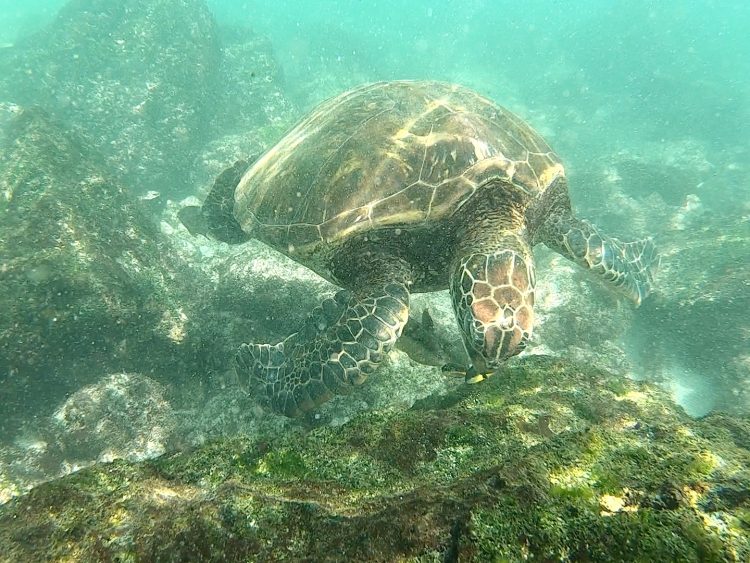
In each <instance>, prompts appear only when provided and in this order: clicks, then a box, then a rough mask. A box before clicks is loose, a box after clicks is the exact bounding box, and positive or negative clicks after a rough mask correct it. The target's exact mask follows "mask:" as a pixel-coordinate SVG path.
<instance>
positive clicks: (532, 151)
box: [234, 81, 564, 271]
mask: <svg viewBox="0 0 750 563" xmlns="http://www.w3.org/2000/svg"><path fill="white" fill-rule="evenodd" d="M561 174H564V171H563V167H562V165H561V164H560V162H559V160H558V158H557V156H556V155H555V154H554V153H553V152H552V150H551V149H550V147H549V146H548V145H547V143H546V142H545V141H544V140H543V139H542V138H541V137H540V136H539V135H538V134H537V133H536V132H535V131H534V130H532V129H531V128H530V127H529V126H528V125H527V124H526V123H525V122H524V121H523V120H521V119H520V118H519V117H517V116H516V115H514V114H513V113H511V112H509V111H508V110H506V109H504V108H502V107H500V106H498V105H496V104H495V103H493V102H492V101H490V100H488V99H487V98H484V97H482V96H480V95H479V94H477V93H475V92H473V91H471V90H469V89H466V88H463V87H461V86H457V85H453V84H446V83H440V82H427V81H395V82H380V83H375V84H369V85H366V86H362V87H360V88H357V89H354V90H351V91H349V92H346V93H344V94H341V95H339V96H337V97H335V98H333V99H330V100H328V101H326V102H324V103H322V104H321V105H320V106H318V107H317V108H316V109H315V110H313V111H312V113H311V114H310V115H309V116H308V117H306V118H305V119H303V120H302V121H301V122H300V123H299V124H298V125H297V126H296V127H294V128H293V129H292V130H291V131H290V132H289V133H288V134H287V135H286V136H285V137H284V138H283V139H282V140H281V141H280V142H279V143H278V144H277V145H276V146H274V147H273V148H271V149H270V150H269V151H268V152H267V153H265V154H264V155H263V156H262V157H261V158H260V159H258V160H257V161H256V162H255V164H254V165H253V166H251V167H250V168H249V169H248V171H247V172H246V173H245V175H244V176H243V177H242V179H241V180H240V183H239V184H238V186H237V189H236V190H235V206H234V214H235V217H236V218H237V220H238V221H239V223H240V225H241V226H242V228H243V230H244V231H246V232H247V233H250V234H251V235H252V236H255V237H257V238H259V239H260V240H263V241H264V242H267V243H268V244H270V245H272V246H273V247H275V248H277V249H278V250H280V251H282V252H284V253H286V254H287V255H289V256H291V257H292V258H294V259H296V260H298V261H300V262H302V263H305V264H308V265H310V266H311V267H313V269H315V270H317V271H320V270H321V269H324V267H322V266H321V264H317V266H321V267H316V264H315V261H316V257H320V256H321V255H323V254H330V252H331V251H334V252H335V248H336V247H337V246H338V245H340V244H342V243H343V242H345V241H346V240H348V239H350V238H351V237H353V236H355V235H358V234H362V233H367V232H369V231H373V230H377V229H383V228H399V229H407V230H408V229H413V228H429V227H430V226H431V225H433V224H438V223H439V222H440V221H441V220H443V219H445V218H448V217H450V216H451V215H453V214H454V213H455V212H456V211H457V210H458V209H459V208H460V207H461V206H462V205H464V204H465V203H466V202H467V201H468V200H469V199H470V198H472V197H474V196H475V194H476V195H479V194H481V190H479V188H480V187H482V186H483V185H485V184H486V183H487V182H488V181H489V180H492V179H496V178H500V179H505V180H507V181H509V182H510V183H511V184H512V185H513V186H515V187H517V188H518V190H519V191H520V192H521V193H522V194H525V196H527V197H529V198H533V197H534V196H536V195H538V194H539V193H541V192H543V191H544V190H545V189H546V188H547V187H548V186H549V184H550V183H551V181H552V180H553V179H554V178H555V177H556V176H558V175H561ZM480 197H481V196H480ZM321 250H323V251H327V252H321Z"/></svg>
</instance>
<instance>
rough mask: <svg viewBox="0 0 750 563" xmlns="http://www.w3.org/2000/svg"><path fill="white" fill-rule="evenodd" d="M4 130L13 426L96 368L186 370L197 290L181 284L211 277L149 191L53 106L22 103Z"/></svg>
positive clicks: (0, 215) (7, 352)
mask: <svg viewBox="0 0 750 563" xmlns="http://www.w3.org/2000/svg"><path fill="white" fill-rule="evenodd" d="M1 136H3V137H5V142H4V143H3V145H2V150H0V284H1V285H2V288H3V289H2V291H1V292H0V382H1V383H2V385H0V394H1V395H2V396H1V397H0V399H1V401H2V404H3V408H4V413H3V421H2V426H3V428H4V427H5V426H6V425H7V424H8V423H9V420H10V419H11V418H12V415H13V413H16V412H21V413H22V412H23V411H24V409H25V408H26V407H28V404H29V402H28V401H32V402H37V403H39V404H44V403H45V401H47V400H50V401H52V403H53V404H54V402H56V399H57V398H58V397H60V396H61V395H62V394H64V393H66V392H70V391H73V390H76V389H78V388H80V387H81V386H82V385H85V384H88V383H91V381H92V380H91V379H90V378H91V377H92V375H93V376H96V374H101V373H112V372H113V371H118V370H126V371H130V370H132V371H138V372H144V373H148V372H151V371H153V370H155V369H157V368H158V367H159V366H161V368H165V367H166V368H167V369H165V370H164V371H167V372H168V373H175V372H177V371H178V370H179V366H180V365H181V362H182V361H183V358H185V356H186V354H185V350H184V348H181V346H182V345H183V343H184V341H185V339H186V326H187V325H188V322H187V315H186V312H187V311H188V309H187V304H188V303H190V302H191V301H190V300H188V299H185V300H181V296H186V295H188V296H191V295H192V294H193V293H194V289H192V288H191V289H186V290H185V291H184V292H183V291H182V288H187V287H189V284H190V283H192V282H193V281H195V283H196V284H198V285H200V284H199V280H197V279H196V275H195V274H189V273H188V268H187V266H185V265H184V264H182V263H179V261H177V260H175V257H174V256H173V255H172V253H171V251H170V249H169V245H168V242H167V240H166V239H165V238H164V237H163V236H162V235H161V233H160V232H159V230H158V228H157V226H156V224H155V222H154V221H153V220H152V219H150V218H149V215H148V213H147V212H146V211H145V210H144V209H143V208H142V205H144V204H145V203H144V202H140V201H139V200H138V199H136V198H133V197H131V196H130V195H129V194H128V193H127V191H126V190H125V189H124V188H123V187H122V186H121V185H120V184H118V183H117V182H115V181H113V180H112V178H111V176H110V175H109V174H107V172H106V171H105V170H106V166H105V165H104V162H103V159H102V158H101V157H100V156H99V155H98V154H97V153H95V152H94V151H92V150H90V149H89V148H88V147H87V145H86V143H85V142H84V141H83V140H82V139H81V138H79V137H78V135H76V134H74V133H71V132H69V131H66V129H65V128H64V126H63V125H61V124H59V123H57V122H56V121H55V120H53V119H51V118H50V117H49V116H48V115H46V114H45V113H44V112H42V111H41V110H37V109H23V110H21V109H20V108H19V109H18V110H17V111H16V112H15V114H14V116H13V117H12V118H11V119H9V120H7V121H6V123H5V125H4V126H3V127H2V135H1ZM177 280H179V283H177ZM191 299H195V297H192V296H191ZM186 359H187V358H186Z"/></svg>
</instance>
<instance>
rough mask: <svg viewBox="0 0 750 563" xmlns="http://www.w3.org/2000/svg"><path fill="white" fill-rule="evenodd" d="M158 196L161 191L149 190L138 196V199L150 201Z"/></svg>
mask: <svg viewBox="0 0 750 563" xmlns="http://www.w3.org/2000/svg"><path fill="white" fill-rule="evenodd" d="M159 197H161V193H159V192H157V191H155V190H149V191H147V192H146V193H145V194H143V195H142V196H138V199H140V200H141V201H151V200H154V199H156V198H159Z"/></svg>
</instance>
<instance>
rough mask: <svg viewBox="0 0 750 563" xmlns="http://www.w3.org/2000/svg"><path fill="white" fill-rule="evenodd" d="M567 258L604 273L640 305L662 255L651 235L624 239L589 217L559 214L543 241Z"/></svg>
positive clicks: (650, 287)
mask: <svg viewBox="0 0 750 563" xmlns="http://www.w3.org/2000/svg"><path fill="white" fill-rule="evenodd" d="M541 242H544V243H545V244H546V245H547V246H549V247H550V248H551V249H553V250H555V251H557V252H559V253H560V254H562V255H563V256H565V257H566V258H568V259H570V260H572V261H574V262H576V263H577V264H580V265H581V266H584V267H586V268H589V269H590V270H591V271H593V272H596V273H597V274H599V275H601V276H602V277H603V278H604V279H605V280H607V281H608V282H610V283H611V284H613V285H614V286H615V287H617V288H618V289H619V290H620V291H622V292H623V293H625V295H627V296H628V297H629V298H630V299H632V300H633V302H635V304H636V305H640V304H641V302H642V301H643V300H644V299H645V298H646V297H647V296H648V295H649V293H651V289H652V284H653V279H654V278H653V276H654V273H655V272H656V269H657V268H658V265H659V255H658V253H657V252H656V247H655V246H654V243H653V241H652V240H651V239H643V240H638V241H634V242H622V241H620V240H618V239H616V238H611V237H607V236H604V235H603V234H601V233H600V232H599V230H598V229H597V228H596V227H594V225H592V224H591V223H589V222H588V221H584V220H582V219H576V218H575V217H573V216H572V215H568V216H567V217H561V218H558V220H557V221H556V222H555V223H554V228H553V229H548V230H547V233H546V237H545V238H544V239H543V240H542V241H541Z"/></svg>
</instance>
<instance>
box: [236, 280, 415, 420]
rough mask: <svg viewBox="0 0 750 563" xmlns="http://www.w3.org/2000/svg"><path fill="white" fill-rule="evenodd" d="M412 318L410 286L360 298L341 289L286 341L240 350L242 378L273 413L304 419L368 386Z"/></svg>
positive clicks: (390, 287) (238, 360)
mask: <svg viewBox="0 0 750 563" xmlns="http://www.w3.org/2000/svg"><path fill="white" fill-rule="evenodd" d="M373 289H374V288H373ZM408 319H409V291H408V290H407V289H406V285H405V284H402V283H387V284H385V285H384V286H382V287H381V288H380V289H379V290H378V289H376V290H375V291H372V290H371V291H370V292H368V294H367V295H361V296H359V297H357V296H355V295H354V294H353V293H352V292H350V291H347V290H343V291H339V292H338V293H336V295H335V296H334V297H333V298H332V299H331V298H329V299H326V300H325V301H323V303H322V304H321V305H320V306H318V307H316V308H315V309H314V310H313V312H312V313H311V314H310V316H309V317H308V319H307V321H306V322H305V326H304V327H303V328H302V330H300V331H299V332H296V333H294V334H292V335H291V336H289V337H288V338H287V339H286V340H284V341H283V342H280V343H278V344H275V345H271V344H243V345H242V346H240V349H239V350H238V352H237V355H236V365H237V374H238V376H239V378H240V382H241V384H243V386H245V387H246V388H248V389H250V390H251V392H254V393H257V394H258V395H261V396H262V397H263V398H264V399H265V400H266V401H267V402H268V403H269V405H270V407H271V408H272V409H273V410H275V411H276V412H279V413H281V414H284V415H286V416H299V415H301V414H304V413H305V412H307V411H309V410H310V409H312V408H314V407H316V406H318V405H320V404H321V403H324V402H325V401H327V400H329V399H330V398H331V397H333V396H334V395H340V394H346V393H347V392H349V391H350V390H351V388H352V387H353V386H355V385H360V384H362V383H364V381H365V380H366V379H367V376H368V375H369V374H371V373H372V372H373V371H374V370H375V368H376V367H377V366H378V364H379V363H380V362H381V361H382V360H383V358H384V357H385V355H386V354H387V353H388V352H389V351H390V350H391V349H392V348H393V345H394V344H395V343H396V340H397V339H398V337H399V336H400V335H401V331H402V330H403V328H404V325H405V324H406V321H407V320H408Z"/></svg>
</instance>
